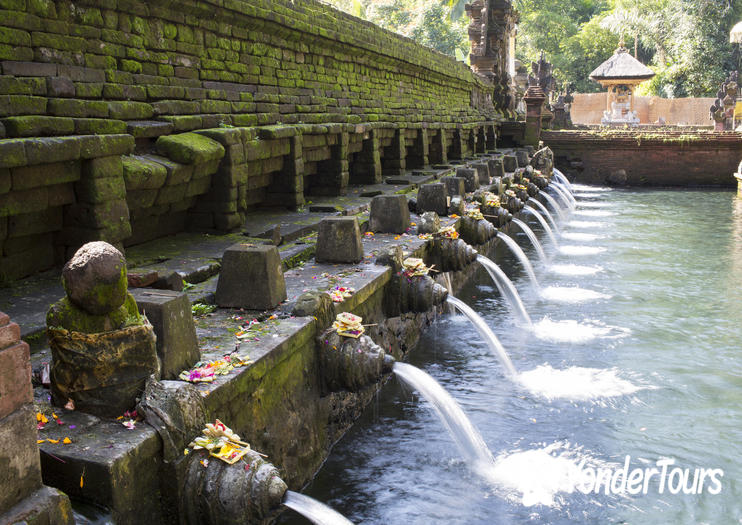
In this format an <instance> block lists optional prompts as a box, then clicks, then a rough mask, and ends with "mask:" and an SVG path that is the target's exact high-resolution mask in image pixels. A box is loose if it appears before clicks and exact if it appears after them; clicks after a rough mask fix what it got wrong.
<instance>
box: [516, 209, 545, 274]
mask: <svg viewBox="0 0 742 525" xmlns="http://www.w3.org/2000/svg"><path fill="white" fill-rule="evenodd" d="M513 224H516V225H517V226H518V228H520V229H521V230H522V231H523V233H525V234H526V237H528V240H529V241H531V244H533V247H534V248H536V253H538V258H539V259H541V262H542V263H544V264H547V263H548V262H549V261H548V260H547V259H546V254H545V253H544V249H543V247H542V246H541V243H540V242H539V240H538V237H536V234H535V233H533V230H532V229H531V228H530V227H529V226H528V225H527V224H526V223H525V222H523V221H522V220H520V219H518V218H516V217H513Z"/></svg>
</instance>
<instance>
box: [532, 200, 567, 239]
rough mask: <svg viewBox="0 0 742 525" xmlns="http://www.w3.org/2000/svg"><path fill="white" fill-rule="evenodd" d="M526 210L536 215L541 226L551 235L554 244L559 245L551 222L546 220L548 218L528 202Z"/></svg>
mask: <svg viewBox="0 0 742 525" xmlns="http://www.w3.org/2000/svg"><path fill="white" fill-rule="evenodd" d="M525 210H526V212H528V213H530V214H531V215H533V216H534V217H536V220H538V222H539V224H540V225H541V227H542V228H543V229H544V231H545V232H546V234H547V235H548V236H549V239H550V240H551V242H552V244H554V246H559V243H558V242H557V239H556V236H555V235H554V232H553V231H552V229H551V226H549V223H548V222H546V219H544V216H543V215H541V214H540V213H539V212H538V210H536V209H534V208H531V206H529V205H528V204H526V207H525Z"/></svg>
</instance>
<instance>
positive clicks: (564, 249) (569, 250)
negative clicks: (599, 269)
mask: <svg viewBox="0 0 742 525" xmlns="http://www.w3.org/2000/svg"><path fill="white" fill-rule="evenodd" d="M605 250H606V249H605V248H603V247H602V246H574V245H571V244H568V245H565V246H560V247H559V252H560V253H563V254H564V255H597V254H599V253H603V252H604V251H605Z"/></svg>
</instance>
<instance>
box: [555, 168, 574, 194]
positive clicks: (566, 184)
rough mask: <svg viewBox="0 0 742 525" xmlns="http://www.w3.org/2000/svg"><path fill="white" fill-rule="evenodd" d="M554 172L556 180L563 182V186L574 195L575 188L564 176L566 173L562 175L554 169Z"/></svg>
mask: <svg viewBox="0 0 742 525" xmlns="http://www.w3.org/2000/svg"><path fill="white" fill-rule="evenodd" d="M553 172H554V178H555V179H556V180H558V181H559V182H561V183H562V184H564V185H565V186H566V187H567V189H569V191H570V193H574V188H573V187H572V183H571V182H569V179H567V177H565V176H564V173H562V172H561V171H559V170H558V169H556V168H554V169H553Z"/></svg>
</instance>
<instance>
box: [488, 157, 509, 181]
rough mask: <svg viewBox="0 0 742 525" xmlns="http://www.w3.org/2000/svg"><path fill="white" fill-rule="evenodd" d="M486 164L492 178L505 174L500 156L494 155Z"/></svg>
mask: <svg viewBox="0 0 742 525" xmlns="http://www.w3.org/2000/svg"><path fill="white" fill-rule="evenodd" d="M487 164H488V165H489V167H490V175H491V176H492V177H493V178H495V177H504V176H505V169H504V167H503V164H502V157H496V158H494V159H489V160H488V161H487Z"/></svg>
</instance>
